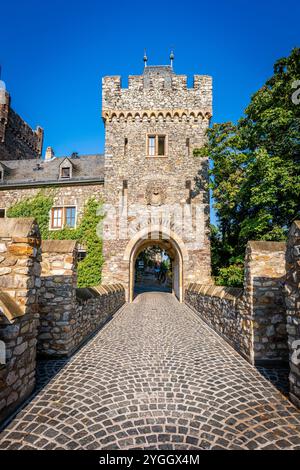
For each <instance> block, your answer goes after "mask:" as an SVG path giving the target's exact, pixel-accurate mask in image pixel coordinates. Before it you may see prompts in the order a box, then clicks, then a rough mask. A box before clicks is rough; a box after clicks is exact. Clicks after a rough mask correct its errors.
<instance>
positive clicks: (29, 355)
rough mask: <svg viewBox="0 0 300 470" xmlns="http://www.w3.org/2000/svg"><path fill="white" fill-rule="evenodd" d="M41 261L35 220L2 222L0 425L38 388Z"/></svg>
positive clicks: (0, 224)
mask: <svg viewBox="0 0 300 470" xmlns="http://www.w3.org/2000/svg"><path fill="white" fill-rule="evenodd" d="M40 259H41V250H40V235H39V231H38V227H37V224H36V223H35V222H34V220H33V219H9V220H3V219H2V220H0V341H2V343H1V344H2V346H3V347H4V349H5V361H3V362H4V363H2V364H0V421H2V420H3V419H4V418H5V417H6V416H8V415H9V414H10V413H11V412H12V411H13V410H14V409H15V408H16V406H18V404H20V403H21V402H22V401H23V400H25V399H26V398H27V397H28V396H29V395H30V393H31V392H32V390H33V388H34V385H35V367H36V342H37V340H36V337H37V328H38V321H39V315H38V289H39V287H40Z"/></svg>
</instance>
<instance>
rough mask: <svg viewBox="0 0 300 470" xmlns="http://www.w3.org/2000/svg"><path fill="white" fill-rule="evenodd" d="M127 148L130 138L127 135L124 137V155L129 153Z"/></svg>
mask: <svg viewBox="0 0 300 470" xmlns="http://www.w3.org/2000/svg"><path fill="white" fill-rule="evenodd" d="M127 148H128V138H127V137H125V139H124V155H127Z"/></svg>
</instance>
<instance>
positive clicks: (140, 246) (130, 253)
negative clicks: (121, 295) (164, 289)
mask: <svg viewBox="0 0 300 470" xmlns="http://www.w3.org/2000/svg"><path fill="white" fill-rule="evenodd" d="M150 246H159V247H160V248H162V249H163V250H165V251H166V252H167V254H168V256H169V257H170V260H171V262H172V273H173V276H172V292H173V294H174V295H175V296H176V297H177V299H178V300H179V301H180V302H182V301H183V284H184V269H183V266H184V263H185V262H186V261H188V252H187V249H186V247H185V245H184V242H183V241H182V239H181V238H180V237H178V235H177V234H176V233H175V232H172V231H169V230H168V231H164V229H163V228H162V227H159V226H157V227H155V226H154V227H151V230H149V229H148V228H146V229H143V230H141V231H139V232H138V233H136V235H135V236H134V237H133V238H132V239H131V240H130V241H129V243H128V244H127V247H126V249H125V253H124V258H123V259H124V261H127V262H128V263H129V292H128V300H129V302H132V301H133V298H134V282H135V262H136V259H137V257H138V255H139V254H140V253H141V252H142V251H143V250H145V248H148V247H150Z"/></svg>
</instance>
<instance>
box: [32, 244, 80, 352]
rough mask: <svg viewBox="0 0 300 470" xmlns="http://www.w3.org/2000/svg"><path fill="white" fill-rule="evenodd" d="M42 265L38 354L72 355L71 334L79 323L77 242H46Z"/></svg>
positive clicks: (43, 248) (43, 245) (43, 246)
mask: <svg viewBox="0 0 300 470" xmlns="http://www.w3.org/2000/svg"><path fill="white" fill-rule="evenodd" d="M41 266H42V273H41V289H40V293H39V307H40V328H39V334H38V352H39V354H47V355H68V354H69V353H70V352H71V351H72V350H73V349H74V344H73V338H72V334H71V331H72V323H74V322H75V320H74V310H75V304H76V285H77V274H76V241H72V240H70V241H69V240H46V241H43V242H42V264H41Z"/></svg>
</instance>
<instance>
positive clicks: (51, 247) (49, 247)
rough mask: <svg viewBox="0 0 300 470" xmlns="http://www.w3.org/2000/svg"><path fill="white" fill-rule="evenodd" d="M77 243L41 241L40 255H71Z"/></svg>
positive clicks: (70, 241) (73, 241)
mask: <svg viewBox="0 0 300 470" xmlns="http://www.w3.org/2000/svg"><path fill="white" fill-rule="evenodd" d="M77 243H78V242H77V241H76V240H43V241H42V253H73V251H74V250H75V249H76V246H77Z"/></svg>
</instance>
